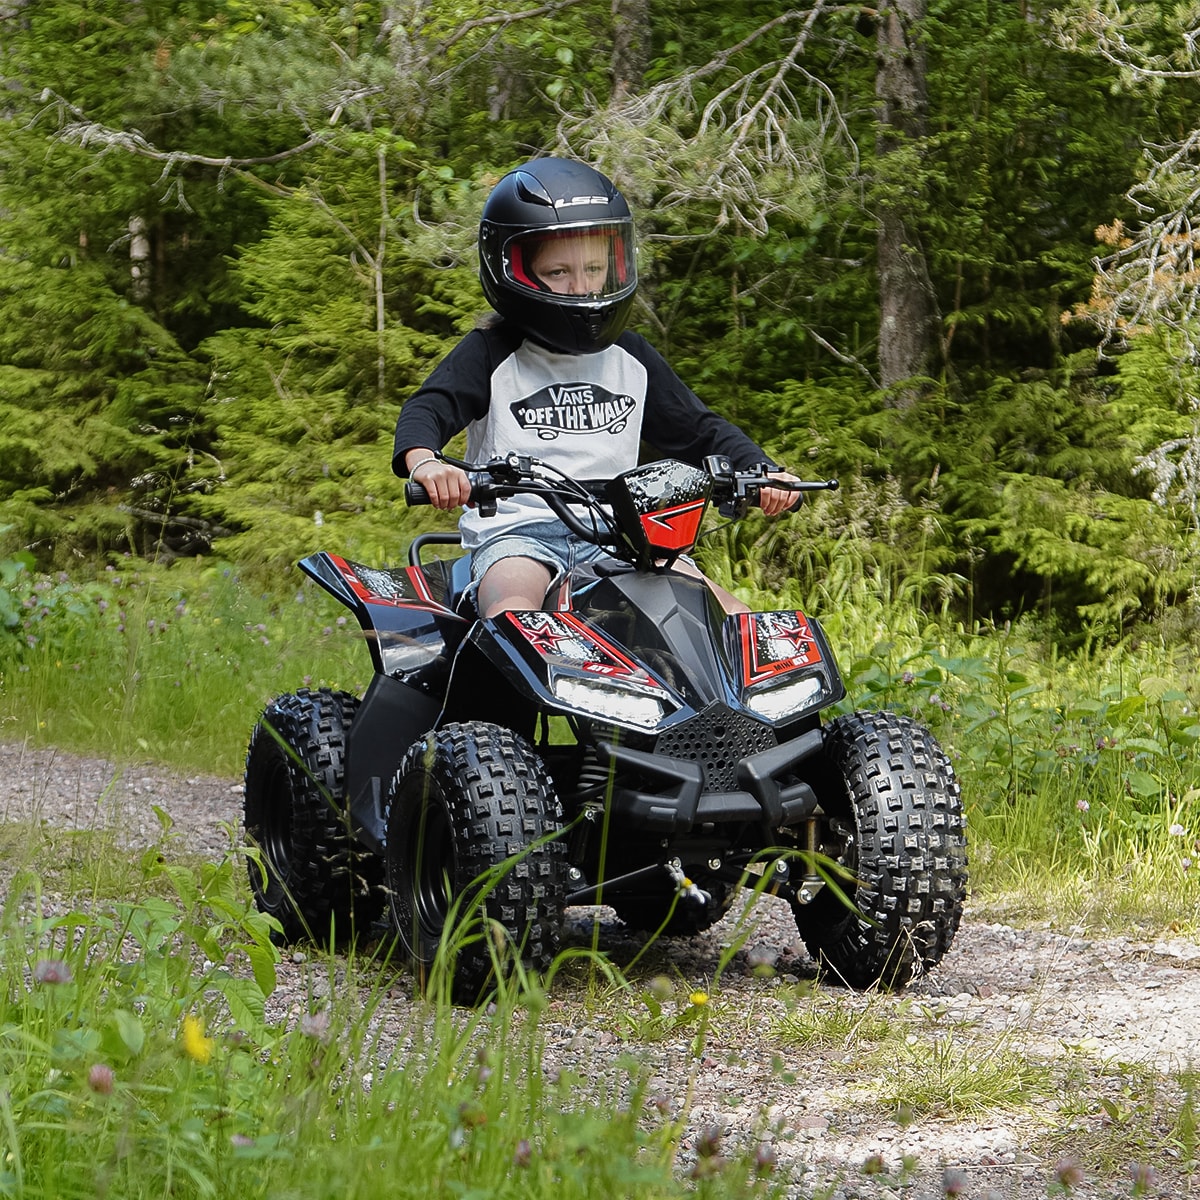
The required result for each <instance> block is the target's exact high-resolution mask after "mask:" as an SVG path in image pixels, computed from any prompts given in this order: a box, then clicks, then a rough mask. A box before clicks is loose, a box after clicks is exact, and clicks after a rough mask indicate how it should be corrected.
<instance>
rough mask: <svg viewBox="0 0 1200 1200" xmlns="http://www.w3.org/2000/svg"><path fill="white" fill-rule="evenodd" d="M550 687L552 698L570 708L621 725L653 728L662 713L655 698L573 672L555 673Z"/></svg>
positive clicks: (661, 704) (661, 705)
mask: <svg viewBox="0 0 1200 1200" xmlns="http://www.w3.org/2000/svg"><path fill="white" fill-rule="evenodd" d="M551 686H552V690H553V692H554V695H555V697H556V698H557V699H559V700H561V701H562V702H563V703H564V704H567V705H569V706H570V707H571V708H576V709H579V710H580V711H581V712H588V713H593V714H594V715H595V716H597V717H605V718H607V719H608V720H610V721H618V722H620V723H621V724H622V725H636V726H637V728H639V729H654V728H655V727H656V726H657V725H658V723H659V722H660V721H661V720H662V719H663V714H664V713H665V712H666V707H665V705H664V704H663V702H662V701H661V700H659V699H657V698H656V697H654V696H647V695H646V694H645V693H644V692H634V691H630V690H628V689H626V688H618V687H614V686H613V685H612V684H611V683H607V684H598V683H592V682H590V681H589V680H587V679H579V678H577V677H575V676H573V675H559V676H557V677H556V678H555V680H554V682H553V684H552V685H551Z"/></svg>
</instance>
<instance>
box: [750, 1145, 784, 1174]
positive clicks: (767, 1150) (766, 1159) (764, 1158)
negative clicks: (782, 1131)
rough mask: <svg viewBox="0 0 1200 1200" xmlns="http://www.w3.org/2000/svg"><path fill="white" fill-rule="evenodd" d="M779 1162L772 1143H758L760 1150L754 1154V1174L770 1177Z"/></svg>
mask: <svg viewBox="0 0 1200 1200" xmlns="http://www.w3.org/2000/svg"><path fill="white" fill-rule="evenodd" d="M778 1161H779V1160H778V1158H777V1157H776V1155H775V1147H774V1146H772V1145H771V1143H770V1142H759V1143H758V1149H757V1150H755V1152H754V1173H755V1174H756V1175H770V1174H771V1173H772V1172H773V1171H774V1170H775V1167H776V1165H777V1164H778Z"/></svg>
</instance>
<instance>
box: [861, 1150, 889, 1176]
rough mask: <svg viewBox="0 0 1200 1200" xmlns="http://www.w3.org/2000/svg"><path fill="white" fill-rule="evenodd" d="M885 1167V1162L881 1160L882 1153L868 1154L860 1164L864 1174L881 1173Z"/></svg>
mask: <svg viewBox="0 0 1200 1200" xmlns="http://www.w3.org/2000/svg"><path fill="white" fill-rule="evenodd" d="M886 1169H887V1164H886V1163H885V1162H884V1161H883V1155H882V1154H871V1155H869V1156H868V1157H867V1159H866V1160H865V1161H864V1162H863V1165H862V1173H863V1174H864V1175H882V1174H883V1173H884V1171H885V1170H886Z"/></svg>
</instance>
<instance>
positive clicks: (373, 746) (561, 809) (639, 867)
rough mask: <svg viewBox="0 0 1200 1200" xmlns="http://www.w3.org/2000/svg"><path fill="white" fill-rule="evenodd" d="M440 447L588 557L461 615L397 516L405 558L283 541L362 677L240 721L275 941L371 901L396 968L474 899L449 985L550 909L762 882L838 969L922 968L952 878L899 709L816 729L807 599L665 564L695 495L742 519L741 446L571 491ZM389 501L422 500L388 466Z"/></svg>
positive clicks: (352, 915) (480, 981)
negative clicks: (343, 619)
mask: <svg viewBox="0 0 1200 1200" xmlns="http://www.w3.org/2000/svg"><path fill="white" fill-rule="evenodd" d="M459 465H463V466H466V464H459ZM467 469H468V473H469V475H470V478H471V483H472V500H473V503H474V504H476V505H477V506H478V507H479V509H480V511H481V512H482V513H484V514H485V515H486V514H488V513H493V512H495V508H496V505H497V503H499V502H502V501H503V500H504V498H505V497H508V496H513V495H517V494H532V495H537V496H540V497H541V498H542V499H543V500H544V501H545V502H546V504H547V505H548V506H549V508H550V509H551V510H552V511H553V512H554V513H555V514H556V515H557V516H558V517H559V518H560V519H561V520H562V521H563V522H564V523H565V524H566V525H567V526H568V527H569V528H570V529H571V530H572V531H573V532H574V533H575V534H577V535H578V536H579V537H580V538H582V539H584V540H586V541H588V542H591V543H594V544H596V545H599V546H601V547H602V548H603V549H604V550H605V551H606V554H607V556H602V557H600V558H599V559H598V560H597V561H594V562H592V563H591V564H589V565H586V566H583V567H580V568H576V569H575V570H574V571H572V572H571V573H570V574H569V575H568V576H567V577H566V578H562V579H559V580H556V581H555V582H554V584H553V585H552V586H551V589H550V591H549V592H548V593H547V599H546V602H545V604H544V605H543V607H542V608H541V609H539V610H536V611H529V612H505V613H502V614H500V615H499V616H496V617H494V618H490V619H478V618H477V617H476V615H475V610H474V608H473V607H472V603H471V600H470V599H469V595H468V594H467V591H466V589H467V587H468V583H469V562H468V556H460V557H456V558H449V559H446V558H432V557H430V558H426V557H425V556H424V553H423V552H425V551H426V549H427V547H428V546H429V545H430V544H433V543H452V542H456V541H457V540H458V539H457V535H456V534H423V535H421V536H419V537H417V538H416V539H415V541H414V542H413V544H412V546H411V548H410V551H409V560H410V565H408V566H406V567H400V568H383V569H379V568H373V567H368V566H363V565H360V564H357V563H353V562H349V561H347V560H346V559H344V558H341V557H339V556H337V555H336V554H330V553H326V552H320V553H317V554H314V555H312V556H311V557H309V558H306V559H304V560H303V561H302V562H301V563H300V566H301V568H302V569H303V570H304V571H305V572H306V573H307V574H308V575H309V576H311V578H312V579H314V580H315V581H316V582H317V583H319V584H320V585H321V586H322V587H323V588H325V589H326V590H327V591H329V592H330V593H331V594H332V595H334V596H335V597H336V598H337V599H338V600H340V601H341V602H342V603H343V604H345V605H346V606H347V607H348V608H350V609H351V610H352V611H353V612H354V614H355V616H356V617H357V618H358V621H359V624H360V625H361V627H362V630H363V632H364V634H365V636H366V640H367V644H368V646H369V648H370V652H371V656H372V659H373V663H374V676H373V678H372V680H371V683H370V685H369V687H368V688H367V690H366V694H365V695H364V696H363V697H362V699H361V700H360V699H358V698H357V697H355V696H352V695H349V694H347V693H344V692H336V691H331V690H328V689H320V690H317V691H312V690H301V691H299V692H297V693H295V694H293V695H287V696H283V697H280V698H279V699H277V700H275V701H274V702H273V703H272V704H270V705H269V706H268V707H267V709H266V711H265V712H264V714H263V716H262V718H261V720H260V721H259V723H258V725H257V726H256V728H255V730H254V733H253V736H252V739H251V742H250V747H249V751H248V755H247V760H246V779H245V823H246V832H247V835H248V838H249V840H250V842H251V843H252V844H254V845H256V846H257V847H258V848H259V851H260V853H259V855H258V856H256V858H255V860H254V861H252V862H251V864H250V876H251V884H252V888H253V891H254V894H255V899H256V901H257V904H258V906H259V908H260V909H261V910H262V911H264V912H266V913H269V914H271V915H273V916H274V917H275V918H277V920H278V922H279V926H280V934H279V936H280V937H281V939H282V940H284V941H288V942H290V941H293V940H297V939H301V938H305V937H308V938H315V939H317V940H327V939H329V938H330V937H331V936H332V937H341V936H343V935H348V934H351V933H353V932H354V930H355V929H357V930H366V929H367V928H368V927H369V926H371V925H372V924H373V923H375V922H377V921H378V920H379V919H380V917H381V916H382V915H383V914H384V911H385V909H386V910H388V915H389V916H390V923H391V925H392V926H393V928H394V931H395V934H396V935H397V937H398V938H399V942H400V944H401V946H402V948H403V950H404V952H405V953H406V954H407V955H408V957H409V958H410V959H411V960H412V961H413V962H414V963H415V964H417V966H418V967H423V966H426V965H428V964H430V963H431V962H432V961H433V960H434V957H435V954H436V953H437V951H438V947H439V944H440V942H441V940H442V938H443V933H444V932H445V931H446V928H447V920H448V917H455V918H457V917H459V916H460V915H462V916H465V915H468V914H472V915H475V916H480V915H481V916H482V917H483V918H484V925H483V928H485V929H486V930H487V934H488V936H483V935H480V936H478V937H475V938H474V939H471V938H467V939H464V940H462V942H461V944H460V942H458V941H456V942H454V943H453V944H454V946H455V947H456V949H455V952H454V953H455V958H456V962H455V975H454V991H455V994H456V995H457V996H458V997H459V998H464V999H466V1000H467V1002H470V1001H471V1000H473V999H476V998H477V997H478V996H479V994H480V991H481V989H482V988H483V987H484V986H485V985H486V984H487V982H488V980H489V978H490V977H491V975H492V972H493V971H494V970H495V969H496V968H497V965H498V964H499V962H500V958H499V956H498V955H497V954H496V952H495V948H496V945H497V941H498V940H499V941H501V942H503V941H507V942H508V944H509V950H510V951H511V952H512V953H514V954H519V955H520V956H521V958H522V959H523V960H524V962H525V963H526V964H528V965H530V966H532V967H533V968H535V969H543V968H545V967H546V966H547V965H548V963H549V962H550V960H551V958H552V957H553V954H554V952H555V942H556V938H555V933H556V927H557V926H558V924H559V922H560V919H561V916H562V912H563V909H564V908H566V907H568V906H572V905H597V904H605V905H609V906H611V907H612V908H613V909H614V910H615V911H616V913H617V915H618V916H619V917H620V918H621V920H622V921H623V922H624V923H625V924H626V925H627V926H629V927H631V928H632V929H634V930H640V931H656V930H658V931H661V932H663V933H665V934H668V935H683V934H694V933H696V932H699V931H701V930H703V929H705V928H707V927H708V926H710V925H712V924H713V923H714V922H715V921H717V920H718V919H719V918H720V917H721V916H722V915H723V914H724V913H725V912H726V911H727V910H728V909H729V907H730V906H731V904H732V903H733V900H734V898H735V897H736V895H737V894H738V890H739V887H740V886H751V887H759V888H765V889H766V890H769V891H771V892H772V893H774V894H777V895H780V896H783V897H785V898H786V899H787V900H788V901H789V902H790V904H791V907H792V910H793V912H794V914H795V919H796V924H797V926H798V928H799V932H800V934H801V937H802V939H803V941H804V942H805V944H806V946H807V947H808V949H809V950H810V951H811V953H812V954H813V955H814V957H816V958H817V959H818V960H819V961H820V962H821V963H822V964H823V965H824V967H825V968H826V969H827V971H828V972H829V973H830V975H831V976H833V977H835V978H837V979H840V980H842V981H843V982H845V983H846V984H848V985H849V986H852V987H855V988H866V987H869V986H872V985H876V984H879V985H881V986H886V987H902V986H904V985H905V984H906V983H908V982H909V981H910V980H911V979H912V978H913V977H914V976H916V975H918V974H920V973H922V972H924V971H926V970H928V969H929V968H931V967H933V966H934V965H935V964H936V963H937V962H939V961H940V959H941V958H942V956H943V955H944V954H945V953H946V951H947V950H948V949H949V947H950V944H951V941H952V940H953V938H954V935H955V931H956V930H957V928H958V925H959V921H960V919H961V916H962V909H963V903H964V898H965V893H966V879H967V866H966V839H965V827H964V820H963V810H962V801H961V795H960V792H959V787H958V783H957V781H956V779H955V776H954V772H953V770H952V768H951V765H950V763H949V760H948V759H947V757H946V755H945V754H944V753H943V751H942V750H941V748H940V747H939V746H938V744H937V742H936V741H935V740H934V738H933V737H932V735H931V734H930V733H929V732H928V731H927V730H926V729H925V728H923V727H922V726H921V725H919V724H917V723H916V722H914V721H913V720H911V719H909V718H907V717H904V716H899V715H895V714H891V713H886V712H866V711H860V712H852V713H848V714H845V715H841V716H837V717H835V718H833V719H831V720H828V721H827V722H824V723H823V722H822V714H823V713H825V711H826V710H828V709H830V708H831V706H834V705H836V704H838V703H839V702H840V701H841V700H842V699H843V698H844V696H845V689H844V686H843V683H842V679H841V677H840V675H839V673H838V669H837V666H836V664H835V662H834V658H833V654H832V652H831V650H830V648H829V645H828V644H827V642H826V639H825V636H824V633H823V632H822V629H821V626H820V624H819V623H818V621H816V620H815V619H814V618H812V617H809V616H807V615H805V614H804V613H803V612H798V611H792V610H789V611H781V612H751V613H739V614H732V615H730V614H727V613H726V612H725V611H724V609H723V608H722V607H721V605H720V604H719V602H718V601H717V599H716V597H715V596H714V594H713V592H712V591H711V590H710V588H709V587H708V586H707V585H706V584H705V583H704V581H703V580H702V579H700V578H699V577H697V576H696V575H695V574H692V573H690V572H686V571H684V570H680V569H677V568H676V566H675V564H676V560H677V559H678V558H679V557H680V556H681V555H683V554H686V553H687V552H688V551H689V550H691V549H692V548H693V546H694V545H695V542H696V540H697V537H698V535H699V531H700V527H701V521H702V519H703V517H704V515H705V512H706V511H707V509H708V508H709V506H710V503H714V502H715V503H717V504H718V505H720V506H721V511H722V512H724V513H726V514H727V515H732V516H739V515H744V513H745V512H746V510H747V507H748V506H749V505H751V504H754V503H756V502H757V500H758V496H759V492H760V489H761V488H762V487H763V486H764V484H765V483H766V482H767V472H766V468H765V467H759V468H755V469H752V470H750V471H736V470H734V469H733V468H732V466H731V464H730V463H729V461H728V460H727V459H725V458H722V457H720V456H714V457H711V458H709V459H707V460H706V461H705V464H704V468H703V469H700V468H696V467H692V466H688V465H686V464H684V463H681V462H677V461H673V460H668V461H664V462H656V463H651V464H648V465H645V466H639V467H637V468H635V469H634V470H631V471H627V472H625V473H624V474H622V475H620V476H618V477H617V478H616V479H613V480H609V481H602V482H599V483H594V482H582V481H574V480H571V479H568V478H567V477H565V476H563V475H561V474H559V473H557V472H552V471H551V470H550V469H548V468H547V467H546V466H545V465H544V464H541V463H539V462H538V461H537V460H534V459H530V458H527V457H519V456H516V455H512V456H509V457H507V458H499V459H495V460H493V461H491V462H489V463H488V464H486V466H483V467H468V468H467ZM790 486H791V488H792V490H796V491H804V490H816V489H818V488H827V487H836V481H828V482H816V483H800V482H797V483H794V484H791V485H790ZM406 495H407V499H408V501H409V503H410V504H411V503H427V502H428V497H427V496H425V494H424V490H423V489H422V488H421V487H420V486H419V485H417V484H413V483H411V482H410V483H409V484H407V485H406ZM501 935H502V936H501ZM509 961H513V960H512V959H510V960H509Z"/></svg>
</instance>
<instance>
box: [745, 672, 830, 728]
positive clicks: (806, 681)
mask: <svg viewBox="0 0 1200 1200" xmlns="http://www.w3.org/2000/svg"><path fill="white" fill-rule="evenodd" d="M824 690H825V685H824V682H823V681H822V679H821V676H819V675H806V676H805V677H804V678H803V679H796V680H793V681H792V682H790V683H783V684H780V685H779V687H773V688H768V689H767V690H766V691H762V692H752V693H751V694H750V695H749V696H747V697H746V698H745V701H744V703H745V705H746V707H747V708H748V709H749V710H750V711H751V712H754V713H757V714H758V715H759V716H760V717H765V718H766V719H767V720H768V721H782V720H783V719H784V717H791V716H795V715H796V713H799V712H802V711H803V710H804V709H806V708H809V707H811V705H812V703H813V701H814V700H816V699H817V698H818V697H819V696H820V695H821V693H822V692H823V691H824Z"/></svg>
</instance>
